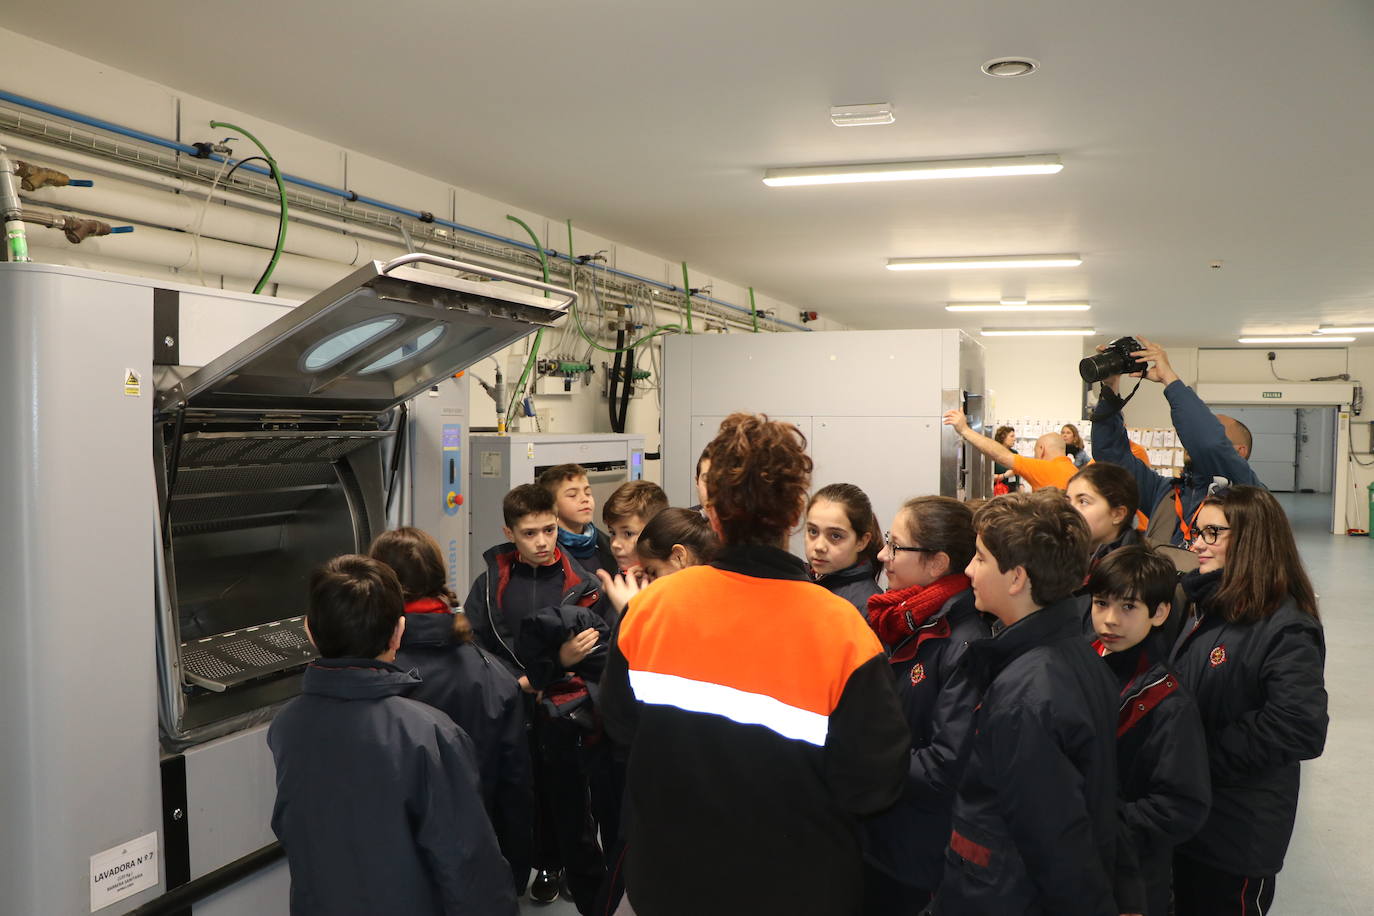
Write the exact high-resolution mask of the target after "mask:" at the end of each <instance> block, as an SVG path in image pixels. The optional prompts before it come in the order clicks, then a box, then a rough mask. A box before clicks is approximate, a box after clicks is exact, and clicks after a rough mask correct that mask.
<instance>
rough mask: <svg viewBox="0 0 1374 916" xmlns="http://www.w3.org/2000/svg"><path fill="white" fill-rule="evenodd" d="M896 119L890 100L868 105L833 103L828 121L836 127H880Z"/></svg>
mask: <svg viewBox="0 0 1374 916" xmlns="http://www.w3.org/2000/svg"><path fill="white" fill-rule="evenodd" d="M896 120H897V115H896V114H895V113H893V111H892V103H891V102H876V103H873V104H868V105H833V106H831V108H830V123H831V124H834V125H835V126H836V127H882V126H883V125H885V124H891V123H892V122H894V121H896Z"/></svg>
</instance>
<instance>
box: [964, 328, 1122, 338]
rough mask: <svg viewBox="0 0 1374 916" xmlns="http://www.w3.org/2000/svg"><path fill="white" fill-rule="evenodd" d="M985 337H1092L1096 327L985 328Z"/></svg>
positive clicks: (982, 332)
mask: <svg viewBox="0 0 1374 916" xmlns="http://www.w3.org/2000/svg"><path fill="white" fill-rule="evenodd" d="M979 333H980V334H982V335H983V336H984V337H1091V336H1093V335H1094V334H1096V333H1097V329H1096V328H983V330H982V331H980V332H979Z"/></svg>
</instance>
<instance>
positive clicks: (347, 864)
mask: <svg viewBox="0 0 1374 916" xmlns="http://www.w3.org/2000/svg"><path fill="white" fill-rule="evenodd" d="M404 606H405V605H404V601H403V600H402V598H401V586H400V583H399V582H398V581H397V580H396V575H395V573H393V572H392V571H391V570H390V569H389V568H387V567H386V566H385V565H384V564H381V563H378V562H377V561H376V560H372V559H369V558H367V557H362V556H343V557H338V558H336V559H334V560H331V561H329V562H328V563H327V564H325V565H324V566H323V567H322V568H321V569H319V570H316V572H315V573H314V575H312V576H311V580H310V600H309V605H308V611H307V613H306V627H307V630H308V632H309V634H310V638H311V640H312V641H313V642H314V643H315V647H316V648H317V649H319V652H320V656H321V657H320V659H319V660H317V661H315V662H313V663H312V664H311V665H310V666H309V667H308V668H307V669H306V672H305V679H304V682H303V684H302V690H301V696H299V697H297V698H296V699H294V700H292V701H291V702H290V703H288V704H287V705H286V707H285V708H284V709H282V711H281V712H280V713H278V714H277V717H276V719H275V721H273V723H272V727H271V728H270V729H269V730H268V733H267V743H268V745H270V746H271V748H272V757H273V760H274V761H275V763H276V768H277V800H276V804H275V806H274V807H273V809H272V830H273V832H275V833H276V835H277V837H278V839H280V840H281V843H282V846H283V847H285V849H286V860H287V863H288V865H289V866H290V869H291V912H292V914H295V916H307V914H311V916H313V914H316V913H329V914H331V916H351V914H357V916H364V914H369V916H370V914H376V913H405V914H406V916H494V914H501V916H515V912H516V907H515V893H514V891H513V889H512V888H511V882H510V871H509V869H508V867H507V865H506V863H505V861H504V860H502V858H501V853H500V851H499V849H498V848H497V843H496V835H495V833H494V832H493V831H492V827H491V822H490V820H488V818H487V812H486V809H485V807H484V806H483V803H482V792H481V789H480V788H479V785H478V776H477V763H476V760H475V758H474V754H473V750H472V743H471V742H470V741H469V740H468V736H467V735H465V734H464V733H463V730H462V729H461V728H459V727H458V726H457V725H455V724H454V723H453V720H452V719H450V718H449V717H448V716H447V715H445V714H444V713H442V712H440V711H439V710H437V709H435V708H434V707H432V706H428V705H426V704H424V703H421V702H419V701H417V700H412V699H409V698H407V697H405V696H402V694H404V693H407V692H409V691H411V690H414V689H415V687H416V686H418V685H419V684H420V679H419V678H418V677H416V676H415V675H413V674H408V673H407V672H405V671H402V670H401V669H400V668H398V667H396V665H394V664H393V662H394V660H395V658H396V650H397V648H398V647H399V646H400V644H401V634H402V633H403V632H404V630H405V619H404V616H403V615H404Z"/></svg>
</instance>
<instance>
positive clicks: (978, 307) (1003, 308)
mask: <svg viewBox="0 0 1374 916" xmlns="http://www.w3.org/2000/svg"><path fill="white" fill-rule="evenodd" d="M1090 308H1092V306H1090V305H1089V304H1088V303H1086V302H1026V301H1025V300H1022V301H1021V302H1020V303H1013V302H1005V301H1004V302H951V303H949V304H948V305H946V306H945V311H946V312H1086V311H1087V310H1088V309H1090Z"/></svg>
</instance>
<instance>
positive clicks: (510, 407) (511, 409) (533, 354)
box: [506, 213, 549, 426]
mask: <svg viewBox="0 0 1374 916" xmlns="http://www.w3.org/2000/svg"><path fill="white" fill-rule="evenodd" d="M506 219H508V220H510V221H511V222H513V223H516V224H517V225H519V226H520V228H521V229H524V230H525V231H526V232H528V233H529V236H530V241H532V242H534V247H535V250H537V251H538V252H539V266H540V268H541V269H542V270H543V272H544V282H545V283H548V282H549V258H548V256H547V255H546V254H544V246H543V245H542V244H540V242H539V236H537V235H535V234H534V230H533V229H531V228H530V226H529V223H527V222H525V221H524V220H523V219H521V218H520V217H518V216H511V215H510V214H509V213H507V214H506ZM544 298H545V299H547V298H549V292H548V290H545V291H544ZM543 339H544V329H543V328H540V329H539V331H538V333H536V334H535V335H534V346H532V347H530V355H529V358H528V359H526V360H525V371H524V372H521V373H520V381H518V382H516V383H515V387H514V388H513V389H511V394H510V403H509V404H507V405H506V425H507V426H509V425H510V421H511V418H512V417H514V416H515V402H516V401H518V400H520V395H521V393H522V392H523V391H524V390H525V381H526V380H527V379H528V378H529V377H530V372H531V371H532V370H533V369H534V366H535V363H537V362H538V361H539V344H540V342H541V341H543Z"/></svg>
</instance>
